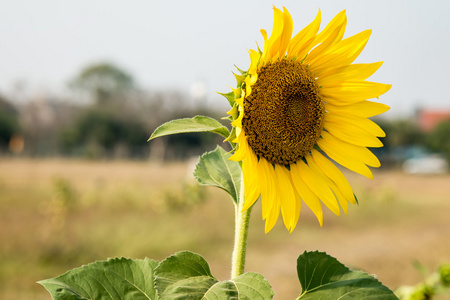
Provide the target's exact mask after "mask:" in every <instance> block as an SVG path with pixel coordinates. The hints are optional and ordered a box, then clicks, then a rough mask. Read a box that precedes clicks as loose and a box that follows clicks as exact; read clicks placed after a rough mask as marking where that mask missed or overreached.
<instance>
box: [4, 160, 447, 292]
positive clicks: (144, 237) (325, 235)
mask: <svg viewBox="0 0 450 300" xmlns="http://www.w3.org/2000/svg"><path fill="white" fill-rule="evenodd" d="M190 168H192V166H190V165H189V164H187V163H176V164H175V163H174V164H168V165H162V164H152V163H149V162H142V161H141V162H117V161H116V162H97V161H81V160H25V159H9V160H0V299H4V300H10V299H11V300H22V299H36V300H43V299H50V296H49V294H47V292H46V291H45V289H44V288H43V287H41V286H40V285H38V284H36V283H35V282H36V281H38V280H40V279H45V278H49V277H54V276H57V275H59V274H61V273H63V272H65V271H66V270H68V269H70V268H74V267H78V266H81V265H82V264H86V263H89V262H92V261H95V260H104V259H106V258H108V257H116V256H126V257H132V258H144V257H150V258H154V259H158V260H160V259H163V258H164V257H166V256H168V255H170V254H172V253H174V252H176V251H179V250H191V251H194V252H197V253H199V254H201V255H203V256H204V257H205V258H206V259H207V260H208V262H209V263H210V266H211V271H212V273H213V274H214V275H215V276H216V277H218V278H219V279H227V278H228V276H229V268H230V257H231V251H232V244H231V243H232V239H233V230H234V228H233V226H234V224H233V222H234V220H233V217H234V211H233V205H232V204H231V201H230V200H229V199H228V197H227V195H226V194H225V193H224V192H223V191H220V190H215V189H211V188H204V187H198V186H197V185H195V184H194V183H193V181H192V178H189V176H188V174H189V171H190ZM347 175H348V178H349V181H350V183H351V184H352V186H353V187H354V189H355V194H356V195H357V196H358V200H359V206H352V207H350V211H349V214H348V215H347V216H341V217H337V216H334V215H332V214H331V213H326V214H325V218H324V220H325V222H324V226H323V227H322V228H320V227H319V225H318V222H317V221H316V220H315V218H314V216H313V215H312V214H311V213H310V212H309V211H308V208H307V207H306V206H304V207H302V215H301V220H300V222H299V225H298V226H297V228H296V230H295V231H294V232H293V233H291V234H289V233H288V232H287V230H285V229H284V227H283V225H282V222H281V221H279V222H278V224H277V225H276V227H275V228H274V230H272V231H271V232H270V233H269V234H264V226H263V222H262V220H261V211H260V205H258V204H257V205H256V207H255V209H254V211H253V214H252V221H251V224H250V233H249V248H248V253H247V254H248V256H247V268H246V270H247V271H254V272H258V273H261V274H263V275H264V276H265V277H266V278H267V279H268V280H269V282H270V283H271V284H272V287H273V289H274V290H275V292H276V296H275V299H294V298H295V297H296V296H297V295H298V294H299V292H300V285H299V283H298V281H297V279H296V270H295V262H296V258H297V256H298V255H299V254H301V253H302V252H303V251H304V250H320V251H326V252H327V253H329V254H331V255H333V256H335V257H336V258H338V259H339V260H340V261H341V262H343V263H345V264H346V265H348V266H351V267H355V268H359V269H363V270H365V271H367V272H369V273H373V274H376V275H377V277H378V279H379V280H380V281H382V282H383V283H384V284H385V285H387V286H389V287H390V288H392V289H395V288H396V287H398V286H399V285H403V284H415V283H417V282H419V281H421V280H422V275H421V274H420V273H419V272H417V271H416V270H415V269H414V267H413V262H414V261H418V262H420V263H421V264H423V265H424V266H425V267H427V268H429V269H430V270H433V271H434V270H435V269H436V268H437V266H438V265H439V264H440V263H443V262H447V263H448V262H450V218H449V217H450V175H445V176H444V175H443V176H422V175H421V176H413V175H405V174H403V173H400V172H397V171H382V170H380V171H377V172H376V173H375V179H374V180H373V181H371V180H368V179H365V178H363V177H361V176H357V175H354V174H350V173H349V174H347ZM440 299H441V298H440ZM442 299H444V298H442ZM447 299H448V298H447Z"/></svg>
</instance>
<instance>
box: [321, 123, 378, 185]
mask: <svg viewBox="0 0 450 300" xmlns="http://www.w3.org/2000/svg"><path fill="white" fill-rule="evenodd" d="M317 145H319V147H320V148H321V149H322V150H323V151H324V152H325V153H326V154H327V155H328V156H329V157H330V158H331V159H333V160H334V161H336V162H337V163H339V164H341V165H342V166H344V167H346V168H347V169H350V170H352V171H354V172H356V173H359V174H361V175H364V176H366V177H367V178H370V179H373V175H372V172H371V171H370V170H369V168H368V167H367V166H366V164H369V163H368V162H367V161H370V162H372V163H373V162H374V158H373V157H372V156H373V154H372V153H370V154H372V156H370V155H369V154H368V153H367V152H370V151H369V150H367V149H366V148H364V147H360V146H355V145H352V144H349V143H346V142H344V141H341V140H339V139H337V138H335V137H334V136H332V135H331V134H329V133H328V132H325V131H324V132H322V138H320V139H319V140H318V141H317ZM375 160H376V162H378V160H377V159H376V157H375ZM375 165H376V164H375ZM378 165H379V162H378Z"/></svg>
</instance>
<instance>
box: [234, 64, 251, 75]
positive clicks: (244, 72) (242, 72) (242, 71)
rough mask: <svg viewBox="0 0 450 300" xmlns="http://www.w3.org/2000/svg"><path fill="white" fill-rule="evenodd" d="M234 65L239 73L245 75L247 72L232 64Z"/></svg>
mask: <svg viewBox="0 0 450 300" xmlns="http://www.w3.org/2000/svg"><path fill="white" fill-rule="evenodd" d="M234 67H235V68H236V69H237V70H238V71H239V73H241V75H244V76H247V74H248V72H247V71H244V70H241V69H239V68H238V66H236V65H234Z"/></svg>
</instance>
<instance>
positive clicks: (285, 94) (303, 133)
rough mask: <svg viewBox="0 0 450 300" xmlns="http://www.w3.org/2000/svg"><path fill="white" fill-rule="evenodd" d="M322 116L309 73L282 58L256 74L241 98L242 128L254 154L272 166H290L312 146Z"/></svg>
mask: <svg viewBox="0 0 450 300" xmlns="http://www.w3.org/2000/svg"><path fill="white" fill-rule="evenodd" d="M324 114H325V109H324V104H323V101H322V97H321V95H320V92H319V87H318V86H317V84H316V82H315V79H314V77H312V75H311V73H310V72H309V70H307V68H306V67H304V66H303V65H302V64H301V63H299V62H296V61H290V60H285V59H283V60H281V61H277V62H273V63H269V64H267V65H265V66H263V67H262V68H261V69H260V70H259V71H258V79H257V81H256V82H255V84H254V85H252V90H251V93H250V95H248V96H246V97H245V98H244V117H243V120H242V126H243V129H244V132H245V134H246V136H247V141H248V144H249V145H250V147H251V148H252V150H253V151H254V152H255V154H256V155H258V156H260V157H264V158H265V159H266V160H268V161H269V162H271V163H272V164H279V165H289V164H291V163H295V162H297V161H299V160H300V159H301V158H302V157H304V156H305V155H306V154H307V153H308V152H309V151H311V149H312V148H313V147H314V145H315V144H316V142H317V140H318V138H319V137H320V134H321V133H322V128H323V118H324Z"/></svg>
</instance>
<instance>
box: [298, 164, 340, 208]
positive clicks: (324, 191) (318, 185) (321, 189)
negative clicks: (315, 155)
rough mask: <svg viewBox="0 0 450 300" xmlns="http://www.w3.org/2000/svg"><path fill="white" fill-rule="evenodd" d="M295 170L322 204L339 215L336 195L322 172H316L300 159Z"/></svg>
mask: <svg viewBox="0 0 450 300" xmlns="http://www.w3.org/2000/svg"><path fill="white" fill-rule="evenodd" d="M297 170H298V172H299V174H300V177H301V178H302V179H303V181H304V182H305V183H306V185H307V186H308V187H309V188H310V189H311V190H312V191H313V192H314V194H316V195H317V197H319V199H320V200H321V201H322V202H323V204H325V205H326V206H327V207H328V208H329V209H330V210H331V211H332V212H333V213H335V214H336V215H338V216H339V215H340V213H341V211H340V210H339V205H338V204H337V201H336V197H335V196H334V195H333V192H332V191H331V190H330V187H329V186H328V185H327V184H326V182H325V181H324V180H323V178H322V174H320V173H316V172H315V171H314V170H313V169H311V168H310V167H309V166H308V165H306V164H305V163H304V162H303V161H301V160H300V161H298V162H297Z"/></svg>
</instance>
